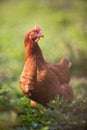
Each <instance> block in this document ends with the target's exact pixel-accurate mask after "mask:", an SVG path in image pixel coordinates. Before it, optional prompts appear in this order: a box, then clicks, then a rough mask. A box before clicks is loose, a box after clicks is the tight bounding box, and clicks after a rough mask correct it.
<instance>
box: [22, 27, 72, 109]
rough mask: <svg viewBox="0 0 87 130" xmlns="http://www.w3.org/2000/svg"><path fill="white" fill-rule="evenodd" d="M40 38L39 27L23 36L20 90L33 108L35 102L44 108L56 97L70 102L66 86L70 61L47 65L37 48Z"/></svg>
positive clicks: (70, 93)
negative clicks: (23, 46)
mask: <svg viewBox="0 0 87 130" xmlns="http://www.w3.org/2000/svg"><path fill="white" fill-rule="evenodd" d="M40 37H43V35H42V31H41V29H40V28H39V27H35V28H34V29H33V30H31V31H28V32H27V33H26V35H25V39H24V44H25V49H26V50H25V65H24V68H23V72H22V74H21V77H20V88H21V90H22V91H23V93H24V95H25V96H27V97H28V98H29V99H31V104H32V105H33V106H36V102H37V103H40V104H42V105H43V106H44V107H46V106H47V103H48V102H49V101H50V100H52V99H54V98H55V96H57V95H60V96H63V97H65V98H66V99H67V100H68V101H72V99H73V91H72V88H71V87H70V86H69V85H68V83H69V81H70V72H69V66H70V60H69V59H68V58H63V59H62V60H61V61H60V62H59V63H58V64H53V65H52V64H48V63H47V62H46V61H45V60H44V57H43V55H42V51H41V49H40V47H39V46H38V41H39V39H40Z"/></svg>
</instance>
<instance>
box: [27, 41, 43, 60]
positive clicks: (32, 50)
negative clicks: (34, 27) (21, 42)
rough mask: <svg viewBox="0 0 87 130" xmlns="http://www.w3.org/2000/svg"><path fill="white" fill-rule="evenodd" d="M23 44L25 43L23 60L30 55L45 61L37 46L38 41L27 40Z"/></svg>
mask: <svg viewBox="0 0 87 130" xmlns="http://www.w3.org/2000/svg"><path fill="white" fill-rule="evenodd" d="M25 45H26V53H25V60H27V59H28V58H30V57H35V58H36V59H38V61H40V62H45V61H44V57H43V54H42V52H41V49H40V47H39V46H38V43H34V42H31V41H28V42H27V43H26V44H25Z"/></svg>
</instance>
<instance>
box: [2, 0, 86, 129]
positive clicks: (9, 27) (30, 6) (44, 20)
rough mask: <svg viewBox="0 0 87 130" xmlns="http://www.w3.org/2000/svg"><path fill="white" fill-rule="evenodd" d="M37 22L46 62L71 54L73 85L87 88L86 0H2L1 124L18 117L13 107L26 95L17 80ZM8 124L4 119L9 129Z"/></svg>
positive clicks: (53, 61)
mask: <svg viewBox="0 0 87 130" xmlns="http://www.w3.org/2000/svg"><path fill="white" fill-rule="evenodd" d="M35 25H37V26H39V27H40V28H41V29H42V31H43V34H44V38H43V39H40V41H39V46H40V47H41V49H42V52H43V55H44V57H45V59H46V61H48V62H49V63H56V62H58V61H59V60H60V59H61V58H62V57H64V56H69V57H70V58H71V61H72V68H71V77H73V78H72V80H71V84H72V85H73V86H80V87H82V86H85V88H87V1H86V0H0V111H1V112H0V118H1V122H0V124H2V121H5V122H8V123H7V124H9V122H11V123H14V120H15V118H16V113H14V111H16V110H14V109H16V106H17V104H18V102H19V100H20V98H22V96H23V95H22V93H21V91H20V88H19V83H18V82H19V77H20V74H21V72H22V68H23V65H24V53H25V48H24V43H23V40H24V35H25V33H26V31H28V30H30V29H32V28H33V27H34V26H35ZM74 82H75V83H74ZM79 82H80V83H79ZM78 84H79V85H78ZM86 90H87V89H86ZM75 92H76V91H75ZM25 100H27V99H25ZM17 109H18V108H17ZM12 110H14V111H12ZM7 124H6V123H5V124H4V122H3V125H4V126H5V125H6V126H5V127H6V129H7ZM2 128H3V126H2Z"/></svg>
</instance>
